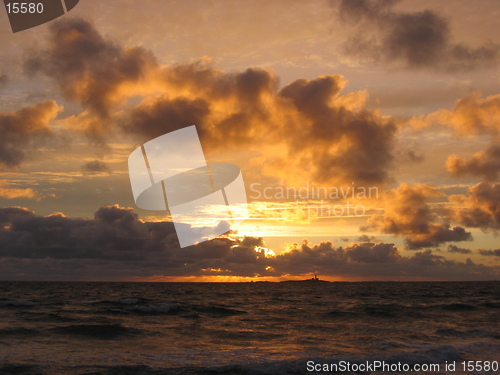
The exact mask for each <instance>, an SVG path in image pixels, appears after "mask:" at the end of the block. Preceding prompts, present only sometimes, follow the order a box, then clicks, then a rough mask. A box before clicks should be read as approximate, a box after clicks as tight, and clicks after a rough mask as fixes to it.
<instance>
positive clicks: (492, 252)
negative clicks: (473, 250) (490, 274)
mask: <svg viewBox="0 0 500 375" xmlns="http://www.w3.org/2000/svg"><path fill="white" fill-rule="evenodd" d="M477 252H478V253H479V254H481V255H483V256H487V257H491V256H493V257H500V249H496V250H485V249H478V250H477Z"/></svg>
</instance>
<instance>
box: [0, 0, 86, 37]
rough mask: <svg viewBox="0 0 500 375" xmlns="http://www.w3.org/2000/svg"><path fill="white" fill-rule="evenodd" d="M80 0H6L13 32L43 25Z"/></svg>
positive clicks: (65, 11) (67, 10)
mask: <svg viewBox="0 0 500 375" xmlns="http://www.w3.org/2000/svg"><path fill="white" fill-rule="evenodd" d="M78 2H79V0H35V1H33V0H32V1H24V2H19V0H4V4H5V9H6V11H7V16H8V17H9V22H10V27H11V28H12V32H13V33H17V32H19V31H23V30H26V29H31V28H32V27H35V26H39V25H43V24H44V23H46V22H49V21H52V20H53V19H56V18H57V17H60V16H62V15H63V14H65V13H67V12H69V11H70V10H71V9H73V8H74V7H75V6H76V5H77V4H78Z"/></svg>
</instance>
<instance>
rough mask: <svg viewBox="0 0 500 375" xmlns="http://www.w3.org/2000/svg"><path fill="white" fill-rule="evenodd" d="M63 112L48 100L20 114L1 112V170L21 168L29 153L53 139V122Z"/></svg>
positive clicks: (23, 109)
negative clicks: (4, 168) (51, 124)
mask: <svg viewBox="0 0 500 375" xmlns="http://www.w3.org/2000/svg"><path fill="white" fill-rule="evenodd" d="M61 109H62V108H61V107H59V106H58V105H57V104H56V102H54V101H53V100H47V101H44V102H41V103H38V104H35V105H33V106H30V107H24V108H21V109H19V110H17V111H10V112H4V111H0V167H2V166H3V167H6V168H15V167H18V166H19V165H20V164H21V163H22V162H23V161H24V159H25V158H26V156H27V153H29V152H32V151H34V150H36V149H37V148H38V147H39V146H40V145H42V144H43V143H44V142H45V141H47V140H48V139H49V138H51V137H53V135H54V133H53V131H52V128H51V126H50V122H51V120H53V119H54V118H55V117H56V116H57V113H58V112H59V111H61Z"/></svg>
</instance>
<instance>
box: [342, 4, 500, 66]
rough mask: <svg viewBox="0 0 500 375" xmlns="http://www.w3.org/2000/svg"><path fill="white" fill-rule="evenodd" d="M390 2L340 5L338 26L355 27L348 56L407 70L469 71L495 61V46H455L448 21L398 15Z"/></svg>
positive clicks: (412, 14)
mask: <svg viewBox="0 0 500 375" xmlns="http://www.w3.org/2000/svg"><path fill="white" fill-rule="evenodd" d="M398 2H399V1H393V0H342V1H340V2H339V1H333V2H332V4H333V5H334V6H338V8H337V9H338V14H339V17H340V19H341V21H343V22H345V23H347V24H348V25H351V26H353V27H355V36H353V37H351V38H350V39H349V40H348V42H347V43H346V44H345V52H346V53H347V55H349V56H353V57H357V58H361V59H369V60H372V61H375V62H379V63H384V62H388V63H397V64H400V65H402V66H403V67H406V68H411V69H421V68H431V69H437V70H445V71H467V70H474V69H479V68H483V67H488V66H494V65H495V64H496V63H497V62H498V57H499V46H498V45H496V44H493V43H489V44H488V43H487V44H484V45H482V46H479V47H471V46H467V45H465V44H460V43H454V42H453V41H452V38H451V33H450V25H449V22H448V20H447V19H446V18H445V17H443V16H441V15H439V14H437V13H435V12H433V11H431V10H424V11H421V12H398V11H395V10H394V9H393V8H394V5H395V4H396V3H398Z"/></svg>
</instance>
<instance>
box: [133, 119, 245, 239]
mask: <svg viewBox="0 0 500 375" xmlns="http://www.w3.org/2000/svg"><path fill="white" fill-rule="evenodd" d="M128 167H129V174H130V183H131V185H132V193H133V195H134V200H135V203H136V205H137V206H138V207H139V208H142V209H145V210H162V211H167V212H169V213H170V215H171V217H172V221H173V223H174V226H175V230H176V233H177V237H178V238H179V244H180V247H186V246H191V245H194V244H196V243H199V242H203V241H206V240H209V239H211V238H214V237H217V236H220V235H221V234H224V233H226V232H228V231H229V230H231V229H234V228H236V226H237V225H239V224H240V223H241V222H242V221H243V220H245V219H246V218H247V217H248V208H247V196H246V191H245V185H244V182H243V177H242V175H241V170H240V168H239V167H238V166H236V165H234V164H228V163H210V164H207V162H206V160H205V156H204V154H203V150H202V148H201V143H200V139H199V137H198V133H197V131H196V126H195V125H192V126H189V127H186V128H183V129H180V130H176V131H173V132H170V133H167V134H164V135H162V136H159V137H157V138H154V139H152V140H150V141H148V142H146V143H144V144H143V145H142V146H141V147H138V148H137V149H136V150H134V151H133V152H132V153H131V154H130V156H129V159H128Z"/></svg>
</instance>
